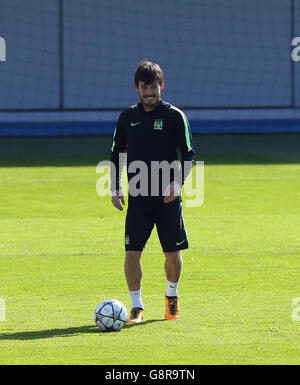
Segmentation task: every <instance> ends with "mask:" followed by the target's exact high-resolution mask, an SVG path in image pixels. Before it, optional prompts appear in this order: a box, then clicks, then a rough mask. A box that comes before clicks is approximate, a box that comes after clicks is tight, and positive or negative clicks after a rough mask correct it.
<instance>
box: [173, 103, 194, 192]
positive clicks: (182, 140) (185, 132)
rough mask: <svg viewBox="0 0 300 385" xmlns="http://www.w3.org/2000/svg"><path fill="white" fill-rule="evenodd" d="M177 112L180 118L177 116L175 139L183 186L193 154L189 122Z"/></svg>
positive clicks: (181, 113)
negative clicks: (179, 155)
mask: <svg viewBox="0 0 300 385" xmlns="http://www.w3.org/2000/svg"><path fill="white" fill-rule="evenodd" d="M178 112H179V115H180V116H178V120H179V121H178V125H177V132H176V134H177V137H176V139H177V144H178V147H179V150H180V154H181V170H182V172H181V181H180V182H181V184H182V185H183V183H184V181H185V180H186V178H187V176H188V175H189V173H190V172H191V170H192V167H193V164H194V160H195V153H194V147H193V139H192V134H191V128H190V125H189V121H188V119H187V117H186V115H185V114H184V113H183V112H182V111H181V110H178Z"/></svg>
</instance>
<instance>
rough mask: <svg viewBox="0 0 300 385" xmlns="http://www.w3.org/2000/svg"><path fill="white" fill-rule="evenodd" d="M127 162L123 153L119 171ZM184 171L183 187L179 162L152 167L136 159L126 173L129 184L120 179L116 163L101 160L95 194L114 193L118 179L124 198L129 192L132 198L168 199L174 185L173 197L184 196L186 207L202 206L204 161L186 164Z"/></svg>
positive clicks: (155, 162) (152, 164)
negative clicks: (155, 197)
mask: <svg viewBox="0 0 300 385" xmlns="http://www.w3.org/2000/svg"><path fill="white" fill-rule="evenodd" d="M125 163H126V154H120V156H119V170H122V169H123V165H124V164H125ZM193 166H194V167H193ZM189 171H190V172H189ZM184 172H185V173H186V175H187V174H188V175H187V177H186V178H184V179H185V181H184V184H182V179H183V173H182V169H181V167H180V166H179V162H178V161H174V162H171V163H169V162H167V161H160V162H159V161H152V162H151V164H150V165H149V164H146V163H145V162H144V161H141V160H136V161H134V162H131V163H130V164H128V165H127V173H128V175H130V178H129V182H128V180H127V178H123V179H122V178H121V171H120V173H119V176H118V177H117V175H116V174H117V170H116V167H115V165H114V163H112V162H110V161H101V162H99V163H98V165H97V168H96V173H97V174H102V175H101V177H100V178H99V179H98V181H97V184H96V192H97V194H98V195H99V196H101V197H105V196H109V195H112V194H114V193H115V190H116V189H117V187H115V188H114V187H113V186H114V184H116V180H119V181H120V190H121V191H122V195H123V196H126V195H127V192H128V193H129V195H130V196H132V197H136V196H151V197H153V196H161V195H163V196H167V195H168V193H169V191H170V190H169V189H170V185H171V183H172V186H173V188H174V195H175V196H178V195H182V196H183V197H184V198H185V199H184V205H185V206H186V207H200V206H201V205H202V204H203V202H204V162H203V161H196V162H195V163H194V164H193V163H192V162H191V161H185V162H184ZM111 184H112V185H113V186H112V185H111Z"/></svg>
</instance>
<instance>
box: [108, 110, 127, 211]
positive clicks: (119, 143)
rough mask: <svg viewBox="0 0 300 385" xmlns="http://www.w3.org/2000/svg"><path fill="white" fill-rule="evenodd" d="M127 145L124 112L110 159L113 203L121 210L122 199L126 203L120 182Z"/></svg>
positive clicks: (115, 132) (114, 136) (120, 118)
mask: <svg viewBox="0 0 300 385" xmlns="http://www.w3.org/2000/svg"><path fill="white" fill-rule="evenodd" d="M126 146H127V135H126V127H125V123H124V116H123V113H122V114H121V115H120V116H119V119H118V122H117V125H116V128H115V131H114V135H113V142H112V146H111V154H110V161H111V163H112V164H111V170H110V179H111V185H110V190H111V194H112V199H111V200H112V203H113V205H114V206H115V207H116V208H117V209H119V210H123V207H122V205H121V203H120V200H121V202H122V204H123V205H124V204H125V201H124V197H123V194H122V190H121V186H120V183H121V175H122V170H123V167H124V164H125V156H124V153H125V151H126ZM120 154H121V156H120ZM122 154H123V155H122Z"/></svg>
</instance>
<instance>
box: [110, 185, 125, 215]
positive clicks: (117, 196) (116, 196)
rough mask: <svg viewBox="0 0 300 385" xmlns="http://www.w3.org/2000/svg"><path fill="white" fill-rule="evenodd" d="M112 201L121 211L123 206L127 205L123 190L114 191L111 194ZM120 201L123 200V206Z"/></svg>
mask: <svg viewBox="0 0 300 385" xmlns="http://www.w3.org/2000/svg"><path fill="white" fill-rule="evenodd" d="M111 201H112V204H113V205H114V206H115V207H116V208H117V209H118V210H120V211H123V206H124V205H125V200H124V196H123V193H122V191H121V190H118V191H114V192H113V193H112V194H111ZM120 201H121V202H122V204H123V206H122V205H121V203H120Z"/></svg>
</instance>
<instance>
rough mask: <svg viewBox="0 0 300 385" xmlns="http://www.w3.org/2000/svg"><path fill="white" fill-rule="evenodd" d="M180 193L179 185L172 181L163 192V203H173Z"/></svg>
mask: <svg viewBox="0 0 300 385" xmlns="http://www.w3.org/2000/svg"><path fill="white" fill-rule="evenodd" d="M180 193H181V186H180V185H179V183H177V182H175V181H173V182H171V183H170V184H169V186H167V188H166V190H165V192H164V202H165V203H170V202H173V201H174V200H175V199H176V198H177V197H178V196H179V195H180Z"/></svg>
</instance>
